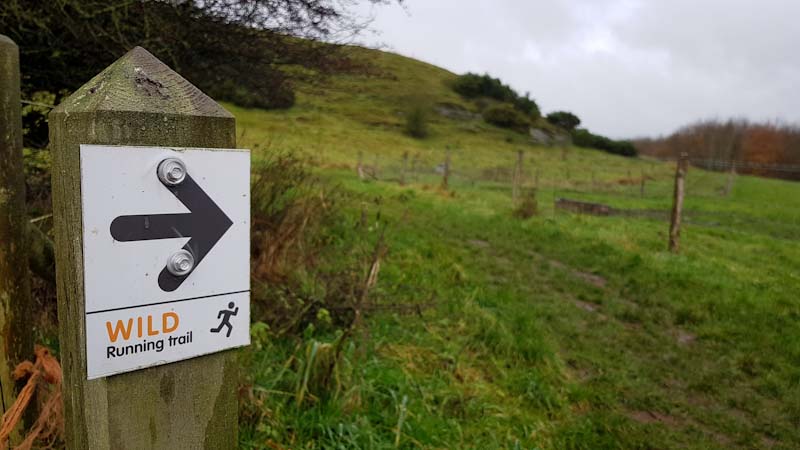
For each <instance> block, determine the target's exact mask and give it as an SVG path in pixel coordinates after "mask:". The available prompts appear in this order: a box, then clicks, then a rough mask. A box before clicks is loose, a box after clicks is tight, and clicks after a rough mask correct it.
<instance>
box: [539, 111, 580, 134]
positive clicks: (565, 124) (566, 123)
mask: <svg viewBox="0 0 800 450" xmlns="http://www.w3.org/2000/svg"><path fill="white" fill-rule="evenodd" d="M547 121H548V122H550V123H551V124H553V125H555V126H557V127H561V128H563V129H564V130H567V131H572V130H574V129H575V128H577V127H578V125H580V124H581V119H579V118H578V116H576V115H575V114H572V113H571V112H568V111H555V112H551V113H550V114H548V115H547Z"/></svg>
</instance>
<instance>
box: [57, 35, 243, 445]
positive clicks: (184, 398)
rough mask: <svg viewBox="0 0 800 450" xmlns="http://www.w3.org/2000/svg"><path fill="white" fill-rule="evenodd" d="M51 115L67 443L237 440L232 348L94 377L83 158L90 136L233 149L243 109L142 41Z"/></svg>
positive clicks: (115, 142)
mask: <svg viewBox="0 0 800 450" xmlns="http://www.w3.org/2000/svg"><path fill="white" fill-rule="evenodd" d="M49 121H50V146H51V150H52V153H53V215H54V223H55V238H56V239H55V245H56V274H57V278H58V321H59V329H60V346H61V363H62V366H63V369H64V394H63V395H64V412H65V415H66V438H67V448H69V449H74V450H86V449H103V450H105V449H123V448H125V449H134V448H135V449H162V448H163V449H166V448H175V449H178V448H180V449H195V448H196V449H201V448H203V449H234V448H236V446H237V427H238V425H237V398H236V389H237V382H238V378H237V362H236V358H235V353H234V352H232V351H225V352H220V353H214V354H210V355H207V356H202V357H198V358H193V359H189V360H185V361H182V362H177V363H172V364H166V365H162V366H157V367H152V368H149V369H143V370H138V371H134V372H127V373H123V374H120V375H115V376H110V377H107V378H99V379H95V380H91V381H87V379H86V378H87V370H86V347H85V340H86V334H85V333H86V331H85V318H84V312H85V298H84V277H83V271H84V268H83V242H82V241H83V239H82V232H81V227H82V225H81V223H82V222H81V220H82V204H81V175H80V173H81V171H80V159H79V146H80V145H81V144H106V145H141V146H161V147H203V148H233V147H235V146H236V123H235V119H234V117H233V116H232V115H231V114H230V113H229V112H227V111H226V110H225V109H223V108H222V107H221V106H220V105H218V104H217V103H215V102H214V101H213V100H212V99H211V98H209V97H207V96H206V95H205V94H203V93H202V92H200V90H199V89H197V88H196V87H194V86H193V85H191V84H190V83H189V82H188V81H186V80H185V79H183V78H182V77H181V76H180V75H178V74H177V73H175V72H173V71H172V70H171V69H170V68H169V67H167V66H166V65H164V64H163V63H161V62H160V61H159V60H157V59H156V58H155V57H154V56H153V55H151V54H150V53H148V52H147V51H146V50H144V49H142V48H139V47H136V48H134V49H133V50H131V51H130V52H128V53H127V54H126V55H125V56H123V57H122V58H120V59H119V60H117V61H116V62H115V63H113V64H112V65H110V66H109V67H108V68H106V69H105V70H104V71H103V72H101V73H100V74H99V75H97V76H96V77H94V78H93V79H92V80H91V81H89V82H88V83H87V84H85V85H84V86H83V87H81V88H80V89H78V90H77V91H76V92H75V93H74V94H72V95H71V96H70V97H69V98H67V99H66V100H64V102H63V103H61V105H59V106H58V107H57V108H55V109H54V110H53V111H52V112H51V113H50V117H49ZM132 151H135V150H132Z"/></svg>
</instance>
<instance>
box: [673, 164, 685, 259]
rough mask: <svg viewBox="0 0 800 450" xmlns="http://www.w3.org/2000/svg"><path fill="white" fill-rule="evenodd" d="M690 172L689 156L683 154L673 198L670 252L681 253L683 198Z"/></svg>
mask: <svg viewBox="0 0 800 450" xmlns="http://www.w3.org/2000/svg"><path fill="white" fill-rule="evenodd" d="M688 170H689V154H688V153H681V155H680V157H679V158H678V162H677V164H676V167H675V190H674V192H673V196H672V215H671V217H670V224H669V251H671V252H673V253H678V252H679V251H680V239H681V218H682V216H683V197H684V194H685V193H686V188H685V186H686V172H687V171H688Z"/></svg>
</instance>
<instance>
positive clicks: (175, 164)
mask: <svg viewBox="0 0 800 450" xmlns="http://www.w3.org/2000/svg"><path fill="white" fill-rule="evenodd" d="M185 178H186V164H184V163H183V161H181V160H180V159H178V158H167V159H165V160H163V161H161V163H159V164H158V179H159V180H161V182H162V183H164V184H165V185H167V186H176V185H179V184H181V183H182V182H183V180H184V179H185Z"/></svg>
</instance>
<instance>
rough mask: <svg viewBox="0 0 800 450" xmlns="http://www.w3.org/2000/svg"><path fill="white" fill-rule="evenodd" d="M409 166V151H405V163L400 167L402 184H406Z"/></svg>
mask: <svg viewBox="0 0 800 450" xmlns="http://www.w3.org/2000/svg"><path fill="white" fill-rule="evenodd" d="M407 168H408V152H407V151H405V152H403V165H402V167H400V185H401V186H404V185H405V184H406V169H407Z"/></svg>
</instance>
